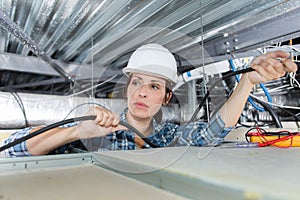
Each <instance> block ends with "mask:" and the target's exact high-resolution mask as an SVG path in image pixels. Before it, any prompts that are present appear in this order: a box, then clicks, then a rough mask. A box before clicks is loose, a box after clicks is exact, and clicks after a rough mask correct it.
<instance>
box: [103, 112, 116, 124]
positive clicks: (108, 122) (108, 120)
mask: <svg viewBox="0 0 300 200" xmlns="http://www.w3.org/2000/svg"><path fill="white" fill-rule="evenodd" d="M113 121H114V115H113V114H112V113H110V114H109V115H107V119H106V121H105V123H104V125H103V126H104V127H110V126H112V122H113Z"/></svg>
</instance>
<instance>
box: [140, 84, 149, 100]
mask: <svg viewBox="0 0 300 200" xmlns="http://www.w3.org/2000/svg"><path fill="white" fill-rule="evenodd" d="M138 94H139V96H140V97H147V96H148V87H147V84H142V85H141V86H140V87H139V88H138Z"/></svg>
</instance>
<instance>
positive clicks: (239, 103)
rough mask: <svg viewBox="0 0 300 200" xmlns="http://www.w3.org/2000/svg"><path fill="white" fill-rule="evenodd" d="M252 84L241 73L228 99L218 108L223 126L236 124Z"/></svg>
mask: <svg viewBox="0 0 300 200" xmlns="http://www.w3.org/2000/svg"><path fill="white" fill-rule="evenodd" d="M253 86H254V85H253V84H252V83H251V82H250V81H249V79H248V76H247V75H246V74H245V75H243V76H242V78H241V81H240V82H239V84H238V85H237V87H236V88H235V90H234V91H233V93H232V94H231V96H230V97H229V99H228V100H227V101H226V103H225V104H224V105H223V106H222V107H221V109H220V110H219V113H220V116H221V118H222V119H223V120H224V122H225V127H231V126H235V125H236V123H237V121H238V119H239V117H240V115H241V113H242V111H243V109H244V106H245V103H246V101H247V98H248V96H249V94H250V92H251V90H252V88H253Z"/></svg>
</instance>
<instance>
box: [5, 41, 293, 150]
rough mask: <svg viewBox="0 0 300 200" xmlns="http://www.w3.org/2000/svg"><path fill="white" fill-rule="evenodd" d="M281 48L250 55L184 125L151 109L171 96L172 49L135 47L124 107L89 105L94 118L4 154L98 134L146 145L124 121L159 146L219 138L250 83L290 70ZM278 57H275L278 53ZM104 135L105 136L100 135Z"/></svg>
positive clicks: (115, 142) (127, 145)
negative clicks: (200, 116) (218, 102)
mask: <svg viewBox="0 0 300 200" xmlns="http://www.w3.org/2000/svg"><path fill="white" fill-rule="evenodd" d="M288 56H289V54H288V53H285V52H282V51H275V52H270V53H267V54H265V55H261V56H259V57H257V58H255V59H254V60H253V61H252V63H251V67H252V68H253V69H255V71H252V72H249V73H247V74H244V75H243V76H242V78H241V81H240V83H239V84H238V86H237V87H236V89H235V91H234V92H233V93H232V95H231V96H230V98H229V99H228V100H227V102H226V103H225V104H224V105H223V106H222V107H221V109H220V110H219V111H218V112H217V113H216V114H215V115H214V117H213V118H212V119H211V120H210V122H209V123H203V122H200V121H197V122H192V123H189V124H186V125H182V126H180V125H176V124H171V123H162V124H157V122H156V121H155V120H154V116H155V114H156V113H157V112H158V111H159V110H160V108H161V107H162V106H163V105H166V104H168V103H169V101H170V99H171V97H172V91H171V87H172V85H174V84H175V83H176V81H177V66H176V61H175V59H174V57H173V55H172V54H171V53H170V52H169V51H168V50H167V49H166V48H164V47H163V46H161V45H159V44H147V45H144V46H142V47H140V48H138V49H137V50H136V51H135V52H134V53H133V54H132V56H131V57H130V59H129V62H128V65H127V67H126V68H124V69H123V72H124V73H125V74H126V75H128V77H129V81H128V86H127V90H126V98H127V104H128V108H127V109H126V110H125V111H124V112H123V113H122V114H121V115H120V116H119V115H118V114H116V113H112V112H111V111H109V110H106V109H105V108H102V107H93V109H91V110H90V111H89V113H88V114H92V115H96V119H95V121H84V122H82V123H79V124H77V125H75V126H71V127H67V128H55V129H52V130H50V131H47V132H45V133H43V134H41V135H38V136H36V137H33V138H31V139H29V140H27V141H26V142H23V143H21V144H19V145H16V146H15V147H12V148H10V149H9V150H7V151H6V154H7V155H8V156H26V155H44V154H48V153H49V152H52V151H53V150H55V149H57V148H58V149H61V147H65V145H66V144H69V143H70V142H74V141H78V140H80V139H88V138H96V137H103V138H106V139H107V141H109V143H106V144H105V145H104V146H103V148H107V149H111V150H117V149H121V150H130V149H138V148H147V147H149V145H148V144H147V143H145V142H144V141H143V140H142V139H141V138H140V137H138V136H137V135H136V134H135V133H133V132H132V131H130V130H127V128H125V127H124V126H122V125H120V121H124V122H127V123H129V124H130V125H132V126H134V127H135V128H136V129H137V130H139V132H141V133H142V134H143V135H144V137H147V138H148V139H149V140H150V141H151V142H152V143H154V144H155V145H157V146H159V147H164V146H167V145H169V144H170V143H171V142H172V141H174V139H175V138H176V141H177V143H176V145H196V146H201V145H207V144H211V143H216V142H219V141H220V139H222V138H224V137H225V136H226V135H227V134H228V133H229V131H230V130H231V129H232V127H233V126H234V125H235V124H236V123H237V121H238V119H239V116H240V114H241V112H242V110H243V107H244V105H245V102H246V100H247V98H248V96H249V94H250V91H251V90H252V88H253V86H254V85H256V84H257V83H260V82H266V81H269V80H274V79H277V78H279V77H281V76H283V75H285V73H286V72H295V71H296V70H297V66H296V64H295V63H294V62H292V61H291V60H290V59H288ZM278 58H280V59H278ZM37 129H38V128H34V129H33V128H27V129H24V130H22V131H20V132H16V133H15V134H13V135H12V136H11V137H10V138H8V139H7V140H6V142H5V143H9V142H12V141H13V140H15V139H16V138H20V137H23V136H24V135H27V134H30V132H33V131H35V130H37ZM104 136H105V137H104Z"/></svg>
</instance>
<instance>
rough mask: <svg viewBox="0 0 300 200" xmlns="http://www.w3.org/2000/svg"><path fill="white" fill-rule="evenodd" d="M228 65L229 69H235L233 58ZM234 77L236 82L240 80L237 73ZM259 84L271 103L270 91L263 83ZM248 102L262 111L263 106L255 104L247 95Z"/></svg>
mask: <svg viewBox="0 0 300 200" xmlns="http://www.w3.org/2000/svg"><path fill="white" fill-rule="evenodd" d="M229 65H230V67H231V69H232V70H233V71H236V68H235V65H234V63H233V60H229ZM235 79H236V81H237V82H238V83H239V82H240V78H239V77H238V76H237V75H235ZM259 86H260V87H261V88H262V90H263V91H264V93H265V95H266V96H267V99H268V101H269V102H270V103H272V97H271V95H270V93H269V92H268V90H267V88H266V87H265V85H264V84H263V83H259ZM248 102H249V103H251V105H252V106H253V107H254V108H255V109H256V110H258V111H262V112H264V111H265V109H264V108H262V107H259V106H258V105H256V104H255V103H254V102H253V99H252V98H251V97H248Z"/></svg>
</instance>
